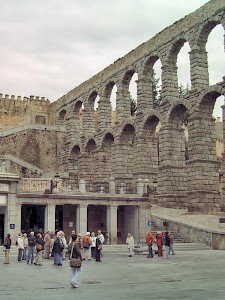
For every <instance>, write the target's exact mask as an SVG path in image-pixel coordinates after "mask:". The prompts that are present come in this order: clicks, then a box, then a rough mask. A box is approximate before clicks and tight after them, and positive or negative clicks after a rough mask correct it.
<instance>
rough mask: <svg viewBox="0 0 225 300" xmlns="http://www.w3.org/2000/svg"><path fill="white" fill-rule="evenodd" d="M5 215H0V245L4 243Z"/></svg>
mask: <svg viewBox="0 0 225 300" xmlns="http://www.w3.org/2000/svg"><path fill="white" fill-rule="evenodd" d="M4 223H5V215H3V214H0V245H2V244H3V242H4V230H5V226H4Z"/></svg>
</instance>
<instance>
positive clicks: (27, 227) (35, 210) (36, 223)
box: [21, 204, 45, 233]
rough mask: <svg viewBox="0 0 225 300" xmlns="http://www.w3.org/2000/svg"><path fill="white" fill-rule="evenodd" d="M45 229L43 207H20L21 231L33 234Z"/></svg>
mask: <svg viewBox="0 0 225 300" xmlns="http://www.w3.org/2000/svg"><path fill="white" fill-rule="evenodd" d="M44 228H45V205H30V204H28V205H25V204H23V205H22V207H21V230H22V231H25V232H29V231H31V230H33V231H34V232H35V233H37V232H43V231H44Z"/></svg>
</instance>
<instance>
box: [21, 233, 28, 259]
mask: <svg viewBox="0 0 225 300" xmlns="http://www.w3.org/2000/svg"><path fill="white" fill-rule="evenodd" d="M22 239H23V246H24V248H23V256H22V260H27V248H28V238H27V234H26V232H24V233H23V236H22Z"/></svg>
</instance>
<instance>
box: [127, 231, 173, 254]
mask: <svg viewBox="0 0 225 300" xmlns="http://www.w3.org/2000/svg"><path fill="white" fill-rule="evenodd" d="M126 244H127V246H128V251H129V257H132V256H133V254H134V237H133V236H132V235H131V234H130V233H128V234H127V238H126ZM146 244H147V245H148V256H147V258H153V245H154V244H156V246H157V250H156V251H155V254H157V255H158V257H163V256H164V257H165V258H168V257H169V255H170V254H172V255H175V253H174V249H173V245H174V236H173V235H172V234H169V232H168V231H166V232H165V233H162V232H161V231H158V232H157V234H156V235H155V236H154V235H153V234H152V232H151V231H149V232H147V233H146Z"/></svg>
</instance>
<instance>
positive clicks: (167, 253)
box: [165, 231, 170, 258]
mask: <svg viewBox="0 0 225 300" xmlns="http://www.w3.org/2000/svg"><path fill="white" fill-rule="evenodd" d="M169 253H170V237H169V233H168V231H166V232H165V258H169Z"/></svg>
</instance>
